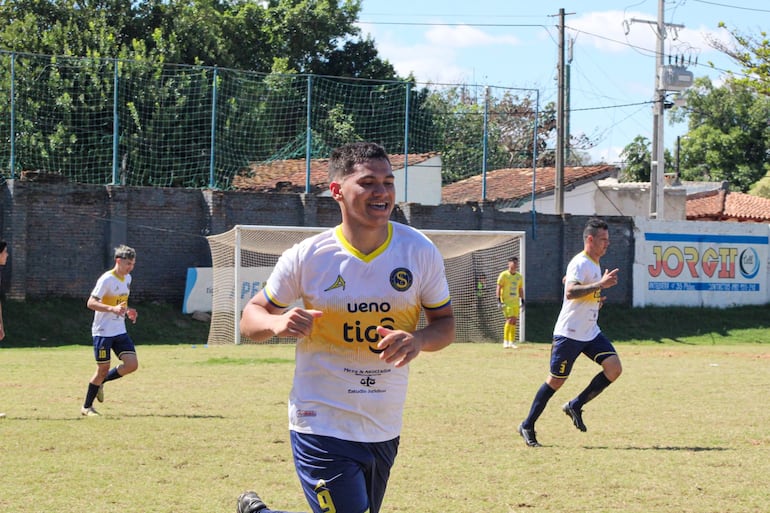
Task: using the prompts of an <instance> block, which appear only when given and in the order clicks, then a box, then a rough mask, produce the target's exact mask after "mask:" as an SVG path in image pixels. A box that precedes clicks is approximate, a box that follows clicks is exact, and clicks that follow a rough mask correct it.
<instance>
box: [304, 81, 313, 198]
mask: <svg viewBox="0 0 770 513" xmlns="http://www.w3.org/2000/svg"><path fill="white" fill-rule="evenodd" d="M312 97H313V75H308V76H307V100H306V101H307V119H306V120H305V194H310V161H311V159H312V158H313V150H312V146H313V132H312V130H311V126H312V112H313V109H312V106H313V100H312V99H311V98H312Z"/></svg>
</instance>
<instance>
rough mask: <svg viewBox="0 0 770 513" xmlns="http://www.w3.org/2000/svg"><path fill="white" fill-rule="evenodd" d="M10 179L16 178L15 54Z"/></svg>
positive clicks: (12, 59) (12, 86) (13, 60)
mask: <svg viewBox="0 0 770 513" xmlns="http://www.w3.org/2000/svg"><path fill="white" fill-rule="evenodd" d="M10 139H11V158H10V161H9V164H10V166H11V169H10V171H11V179H15V178H16V53H15V52H11V133H10Z"/></svg>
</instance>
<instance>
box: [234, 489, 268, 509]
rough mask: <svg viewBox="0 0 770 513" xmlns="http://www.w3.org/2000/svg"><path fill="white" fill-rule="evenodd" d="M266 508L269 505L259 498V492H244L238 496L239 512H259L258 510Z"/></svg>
mask: <svg viewBox="0 0 770 513" xmlns="http://www.w3.org/2000/svg"><path fill="white" fill-rule="evenodd" d="M266 508H267V506H266V505H265V503H264V502H262V499H260V498H259V495H257V492H243V493H242V494H241V495H240V496H239V497H238V510H237V513H257V511H262V510H263V509H266Z"/></svg>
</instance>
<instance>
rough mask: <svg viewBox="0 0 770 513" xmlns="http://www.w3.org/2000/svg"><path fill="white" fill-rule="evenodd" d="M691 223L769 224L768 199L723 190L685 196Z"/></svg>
mask: <svg viewBox="0 0 770 513" xmlns="http://www.w3.org/2000/svg"><path fill="white" fill-rule="evenodd" d="M686 212H687V219H688V220H691V221H737V222H757V223H766V222H770V199H766V198H760V197H758V196H752V195H750V194H744V193H742V192H730V191H726V190H724V189H720V190H717V191H709V192H702V193H698V194H691V195H689V196H687V207H686Z"/></svg>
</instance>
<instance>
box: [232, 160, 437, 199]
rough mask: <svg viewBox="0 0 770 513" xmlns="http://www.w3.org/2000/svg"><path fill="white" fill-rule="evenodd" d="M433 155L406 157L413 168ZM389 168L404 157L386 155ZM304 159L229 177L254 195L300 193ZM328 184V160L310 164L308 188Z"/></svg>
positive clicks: (399, 164)
mask: <svg viewBox="0 0 770 513" xmlns="http://www.w3.org/2000/svg"><path fill="white" fill-rule="evenodd" d="M436 155H438V154H437V153H417V154H410V155H409V166H410V167H411V166H416V165H417V164H420V163H422V162H425V161H426V160H428V159H430V158H433V157H435V156H436ZM389 158H390V164H391V166H392V167H393V169H402V168H403V167H404V160H405V157H404V154H403V153H402V154H398V155H389ZM306 176H307V172H306V166H305V159H290V160H274V161H271V162H264V163H256V162H255V163H252V164H251V165H249V167H248V168H247V169H246V170H244V171H243V172H241V173H239V174H238V175H237V176H236V177H235V178H233V187H235V188H236V189H243V190H251V191H256V192H304V191H305V181H306ZM328 185H329V159H313V160H311V161H310V189H311V191H314V192H320V191H324V190H326V189H327V187H328Z"/></svg>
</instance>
